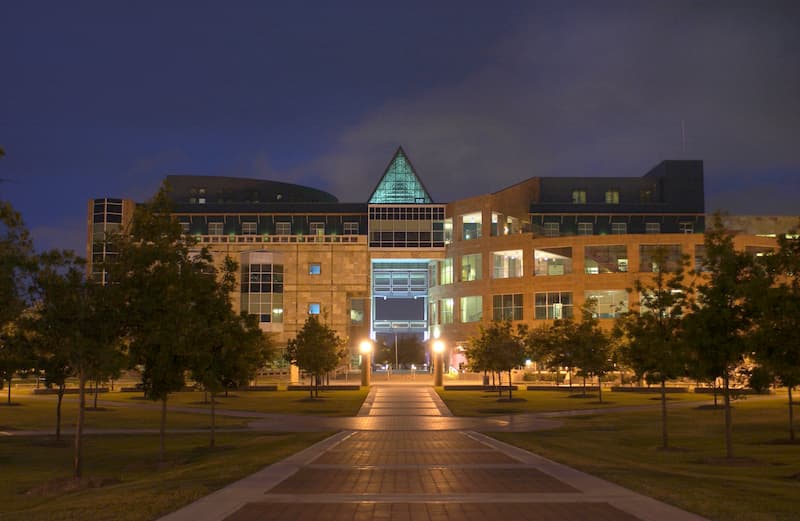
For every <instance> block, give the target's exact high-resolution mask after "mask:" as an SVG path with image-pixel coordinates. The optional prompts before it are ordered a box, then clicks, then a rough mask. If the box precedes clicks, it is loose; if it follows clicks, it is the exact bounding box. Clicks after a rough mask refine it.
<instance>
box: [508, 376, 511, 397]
mask: <svg viewBox="0 0 800 521" xmlns="http://www.w3.org/2000/svg"><path fill="white" fill-rule="evenodd" d="M508 401H509V402H510V401H511V369H509V370H508Z"/></svg>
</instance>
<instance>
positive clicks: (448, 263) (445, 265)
mask: <svg viewBox="0 0 800 521" xmlns="http://www.w3.org/2000/svg"><path fill="white" fill-rule="evenodd" d="M452 283H453V259H452V258H450V259H444V260H443V261H440V262H439V284H442V285H444V284H452Z"/></svg>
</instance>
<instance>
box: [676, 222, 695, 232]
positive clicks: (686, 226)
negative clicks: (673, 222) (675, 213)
mask: <svg viewBox="0 0 800 521" xmlns="http://www.w3.org/2000/svg"><path fill="white" fill-rule="evenodd" d="M678 228H679V229H680V231H681V233H694V223H678Z"/></svg>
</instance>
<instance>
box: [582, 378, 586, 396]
mask: <svg viewBox="0 0 800 521" xmlns="http://www.w3.org/2000/svg"><path fill="white" fill-rule="evenodd" d="M583 395H584V396H586V375H583Z"/></svg>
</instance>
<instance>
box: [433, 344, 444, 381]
mask: <svg viewBox="0 0 800 521" xmlns="http://www.w3.org/2000/svg"><path fill="white" fill-rule="evenodd" d="M442 353H444V342H442V341H441V340H437V341H435V342H434V343H433V385H434V386H435V387H441V386H442Z"/></svg>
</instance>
